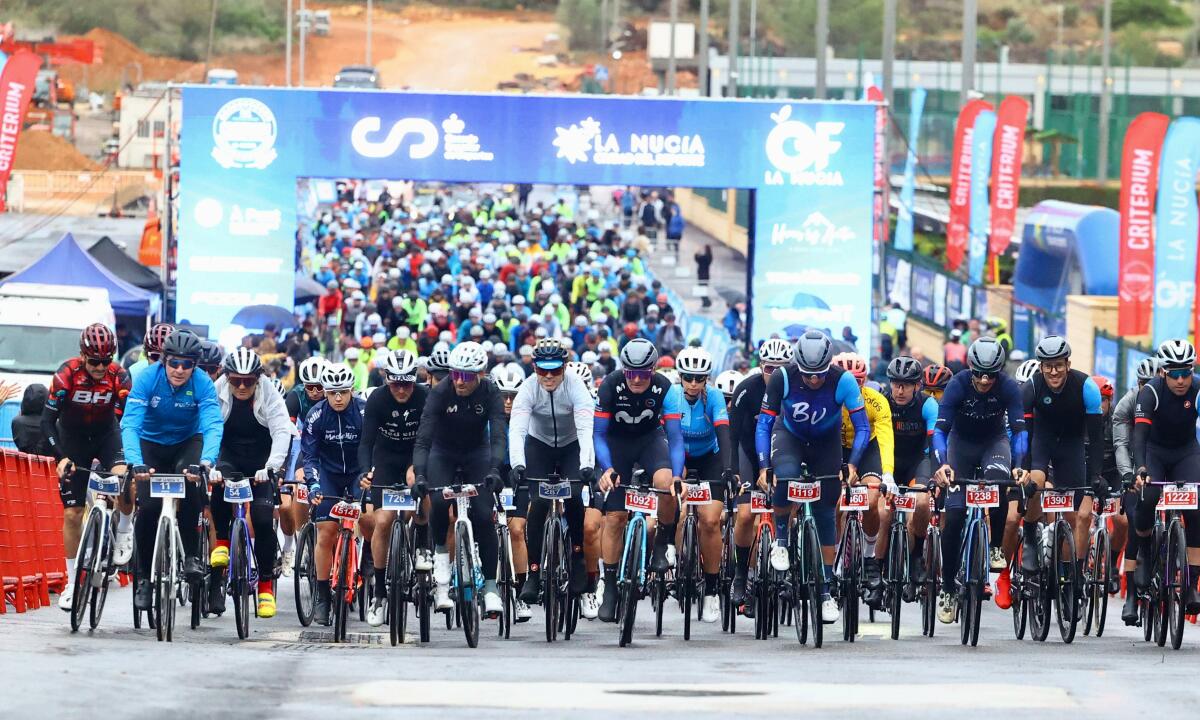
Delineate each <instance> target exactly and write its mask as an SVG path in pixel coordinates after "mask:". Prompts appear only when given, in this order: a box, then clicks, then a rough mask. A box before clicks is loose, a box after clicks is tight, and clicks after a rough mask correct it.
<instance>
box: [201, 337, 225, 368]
mask: <svg viewBox="0 0 1200 720" xmlns="http://www.w3.org/2000/svg"><path fill="white" fill-rule="evenodd" d="M224 359H225V351H224V350H222V349H221V346H220V345H218V344H217V343H215V342H213V341H212V340H205V341H203V342H201V343H200V361H199V362H198V363H197V364H198V365H200V366H201V367H203V368H205V369H208V370H212V369H214V368H219V367H221V361H222V360H224Z"/></svg>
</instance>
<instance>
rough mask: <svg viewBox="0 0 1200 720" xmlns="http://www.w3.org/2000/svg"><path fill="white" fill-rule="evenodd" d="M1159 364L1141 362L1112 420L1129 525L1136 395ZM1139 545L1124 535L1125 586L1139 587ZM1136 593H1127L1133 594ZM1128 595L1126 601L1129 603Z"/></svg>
mask: <svg viewBox="0 0 1200 720" xmlns="http://www.w3.org/2000/svg"><path fill="white" fill-rule="evenodd" d="M1160 367H1161V366H1160V364H1159V361H1158V358H1157V357H1148V358H1143V359H1142V361H1141V362H1139V363H1138V366H1137V370H1136V375H1137V387H1134V388H1130V390H1129V392H1127V393H1125V395H1124V396H1122V397H1121V399H1120V400H1119V401H1118V402H1117V406H1116V407H1115V408H1113V417H1112V434H1113V451H1114V454H1115V455H1116V461H1117V472H1118V473H1120V476H1121V486H1122V487H1123V488H1125V494H1124V495H1123V496H1122V497H1121V510H1122V512H1121V515H1122V516H1123V517H1124V518H1125V522H1126V525H1128V523H1129V518H1132V517H1133V516H1134V514H1135V513H1136V511H1137V501H1138V494H1137V493H1135V492H1134V491H1133V480H1134V477H1133V471H1134V470H1135V468H1134V465H1133V451H1132V449H1131V448H1130V440H1131V439H1132V437H1133V413H1134V410H1135V408H1136V406H1137V396H1138V393H1139V392H1141V389H1142V388H1143V387H1145V385H1146V383H1148V382H1150V381H1151V380H1153V379H1154V378H1156V377H1158V375H1159V372H1160ZM1139 545H1141V543H1140V542H1137V541H1135V539H1134V534H1133V533H1128V534H1127V535H1126V536H1125V547H1124V550H1125V563H1124V567H1122V568H1121V570H1122V573H1123V574H1124V576H1125V587H1126V590H1127V591H1128V588H1132V587H1137V586H1136V585H1135V584H1134V580H1133V571H1134V570H1135V569H1136V568H1137V553H1138V546H1139ZM1113 548H1115V549H1120V548H1121V546H1120V545H1118V544H1116V543H1113ZM1133 594H1135V593H1132V592H1130V593H1128V595H1133ZM1128 595H1127V596H1126V602H1129V599H1128Z"/></svg>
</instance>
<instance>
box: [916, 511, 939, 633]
mask: <svg viewBox="0 0 1200 720" xmlns="http://www.w3.org/2000/svg"><path fill="white" fill-rule="evenodd" d="M924 560H925V583H924V584H923V585H922V586H921V631H922V633H923V634H924V635H925V636H926V637H933V634H934V632H935V631H936V629H937V623H938V620H937V599H938V594H939V593H940V592H941V590H942V532H941V530H939V529H938V528H937V527H930V528H929V530H928V531H927V534H926V535H925V553H924Z"/></svg>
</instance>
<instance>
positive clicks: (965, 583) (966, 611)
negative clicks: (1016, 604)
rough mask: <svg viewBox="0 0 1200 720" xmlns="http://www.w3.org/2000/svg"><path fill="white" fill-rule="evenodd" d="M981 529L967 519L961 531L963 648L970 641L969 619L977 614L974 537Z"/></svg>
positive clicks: (976, 546)
mask: <svg viewBox="0 0 1200 720" xmlns="http://www.w3.org/2000/svg"><path fill="white" fill-rule="evenodd" d="M982 528H983V523H982V522H979V521H977V520H972V519H970V518H968V520H967V526H966V528H965V529H964V530H963V538H964V542H963V554H962V559H961V561H960V563H959V574H960V576H961V578H962V579H961V580H960V581H959V588H958V612H959V617H958V638H959V642H960V644H962V645H964V646H965V645H966V644H967V643H969V642H970V641H971V618H972V615H973V614H974V613H975V612H977V610H976V608H975V597H976V593H975V588H976V586H977V585H978V582H979V578H978V577H976V574H975V568H976V566H977V565H978V561H977V560H976V558H975V554H976V552H977V551H978V549H979V543H977V542H976V537H977V536H979V535H981V534H982ZM985 552H986V550H985ZM985 557H986V555H985Z"/></svg>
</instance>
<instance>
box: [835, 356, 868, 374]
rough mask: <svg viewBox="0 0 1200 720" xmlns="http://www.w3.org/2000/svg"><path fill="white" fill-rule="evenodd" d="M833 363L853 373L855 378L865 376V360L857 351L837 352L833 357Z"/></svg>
mask: <svg viewBox="0 0 1200 720" xmlns="http://www.w3.org/2000/svg"><path fill="white" fill-rule="evenodd" d="M833 364H834V365H837V366H838V367H840V368H841V369H843V370H845V371H846V372H848V373H850V374H851V375H853V376H854V379H855V380H865V379H866V378H867V361H866V360H863V359H862V356H860V355H858V354H857V353H839V354H837V355H835V356H834V357H833Z"/></svg>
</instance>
